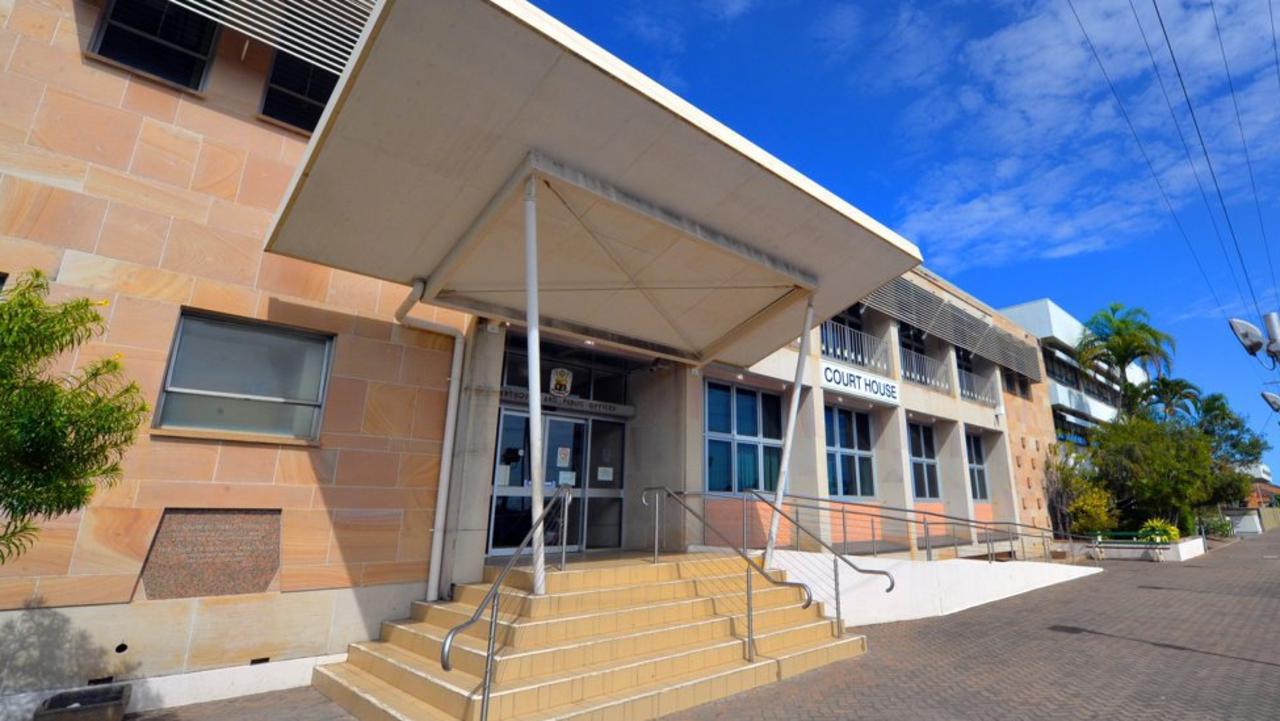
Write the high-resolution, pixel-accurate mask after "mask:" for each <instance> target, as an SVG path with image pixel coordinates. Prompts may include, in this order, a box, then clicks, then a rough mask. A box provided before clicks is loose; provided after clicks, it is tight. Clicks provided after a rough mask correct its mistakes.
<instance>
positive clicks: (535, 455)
mask: <svg viewBox="0 0 1280 721" xmlns="http://www.w3.org/2000/svg"><path fill="white" fill-rule="evenodd" d="M537 188H538V182H537V179H536V178H535V177H534V176H532V175H530V176H529V179H528V180H526V181H525V186H524V293H525V323H526V325H528V335H527V336H526V337H525V351H526V353H527V354H528V356H527V360H528V367H527V368H526V371H527V376H528V378H529V478H530V480H531V482H532V484H533V485H532V488H530V491H531V493H530V498H529V506H530V509H529V513H530V514H531V516H532V518H533V522H534V523H537V522H538V519H539V518H540V517H541V516H542V481H543V478H542V477H543V474H544V470H545V469H544V468H543V465H542V346H541V338H540V335H539V328H538V323H539V314H538V194H537ZM545 554H546V527H545V526H539V527H538V529H537V530H536V531H535V532H534V534H533V593H534V595H537V596H541V595H543V594H545V593H546V592H547V559H546V557H545ZM490 655H492V654H490Z"/></svg>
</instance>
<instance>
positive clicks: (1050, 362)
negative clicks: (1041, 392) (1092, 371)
mask: <svg viewBox="0 0 1280 721" xmlns="http://www.w3.org/2000/svg"><path fill="white" fill-rule="evenodd" d="M1044 370H1045V373H1048V374H1049V377H1050V378H1052V379H1054V380H1056V381H1058V382H1059V383H1061V384H1063V385H1065V386H1069V387H1071V388H1077V389H1078V388H1080V371H1079V369H1077V368H1076V367H1075V366H1074V365H1072V364H1071V362H1069V361H1067V360H1065V359H1063V358H1062V357H1061V356H1059V355H1058V353H1057V351H1055V350H1054V349H1052V348H1049V347H1045V349H1044Z"/></svg>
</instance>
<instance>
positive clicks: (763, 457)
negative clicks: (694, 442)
mask: <svg viewBox="0 0 1280 721" xmlns="http://www.w3.org/2000/svg"><path fill="white" fill-rule="evenodd" d="M706 405H707V408H706V429H707V433H706V437H707V468H706V478H707V490H708V491H710V492H720V493H737V492H741V491H746V490H750V489H753V488H757V489H761V490H766V491H772V490H774V489H775V488H776V487H777V481H778V472H779V471H780V470H781V468H782V397H781V396H779V395H778V394H776V393H766V392H764V391H757V390H754V389H752V388H745V387H740V386H734V385H729V384H726V383H715V382H708V383H707V388H706Z"/></svg>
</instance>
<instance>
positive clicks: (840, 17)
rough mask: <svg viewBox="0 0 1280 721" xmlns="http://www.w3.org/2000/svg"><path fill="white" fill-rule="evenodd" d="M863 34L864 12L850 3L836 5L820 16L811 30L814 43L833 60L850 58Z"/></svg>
mask: <svg viewBox="0 0 1280 721" xmlns="http://www.w3.org/2000/svg"><path fill="white" fill-rule="evenodd" d="M861 32H862V12H861V11H860V10H859V9H858V7H857V6H856V5H854V4H853V3H848V2H841V3H836V4H835V5H833V6H831V7H830V8H828V9H827V10H826V11H825V12H823V13H822V14H821V15H819V16H818V18H817V19H816V20H815V21H814V23H813V27H812V28H811V29H810V34H811V35H812V37H813V39H814V42H816V43H817V44H818V46H819V47H820V48H822V50H823V52H825V53H826V54H827V56H828V57H830V58H832V59H843V58H846V57H848V56H849V55H850V54H851V53H852V52H853V50H854V47H855V42H856V41H857V40H858V37H859V36H860V35H861Z"/></svg>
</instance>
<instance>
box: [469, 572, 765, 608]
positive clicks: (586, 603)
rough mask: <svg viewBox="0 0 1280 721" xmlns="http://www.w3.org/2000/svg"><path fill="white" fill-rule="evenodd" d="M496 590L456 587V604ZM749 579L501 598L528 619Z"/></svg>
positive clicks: (721, 589)
mask: <svg viewBox="0 0 1280 721" xmlns="http://www.w3.org/2000/svg"><path fill="white" fill-rule="evenodd" d="M769 575H770V577H772V578H774V579H775V580H778V581H785V580H786V573H785V572H784V571H769ZM752 583H753V584H755V585H756V587H758V588H765V587H768V586H770V585H771V584H770V583H769V582H768V581H766V580H765V579H763V578H760V577H756V578H754V579H752ZM490 588H492V584H491V583H468V584H460V585H458V586H455V587H454V593H453V597H454V600H455V601H458V602H459V603H464V604H468V605H470V606H472V607H473V608H474V607H475V606H476V605H477V604H479V603H481V602H482V601H483V600H484V598H485V596H486V595H487V594H488V593H489V589H490ZM745 588H746V576H745V573H744V572H743V571H738V572H734V573H732V574H730V575H721V576H693V577H690V578H681V579H676V580H670V581H655V582H652V583H643V584H628V585H620V586H608V587H602V588H590V589H584V590H579V591H556V592H549V593H547V594H545V595H542V596H535V595H533V593H532V592H530V591H526V590H523V589H519V588H512V587H503V588H502V590H501V591H500V595H501V598H500V599H499V603H500V606H501V608H502V612H503V613H509V614H514V615H518V616H524V617H526V618H548V617H551V616H560V615H567V614H572V613H582V612H587V611H594V610H604V609H609V608H622V607H625V606H635V605H643V604H648V603H655V602H660V601H672V600H677V599H681V598H692V597H694V596H704V595H714V594H716V593H725V592H727V591H730V590H744V589H745Z"/></svg>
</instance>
